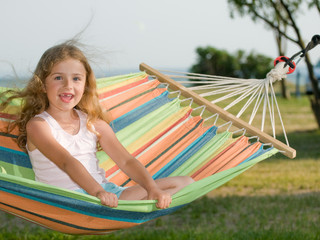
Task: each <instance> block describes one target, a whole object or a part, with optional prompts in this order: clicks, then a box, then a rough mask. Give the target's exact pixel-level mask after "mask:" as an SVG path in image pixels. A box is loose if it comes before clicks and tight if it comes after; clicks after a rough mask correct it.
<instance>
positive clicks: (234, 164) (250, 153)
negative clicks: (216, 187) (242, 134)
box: [216, 142, 261, 172]
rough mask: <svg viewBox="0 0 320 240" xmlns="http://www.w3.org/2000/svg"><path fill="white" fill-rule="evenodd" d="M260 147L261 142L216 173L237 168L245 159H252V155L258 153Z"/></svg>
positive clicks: (248, 148) (247, 149)
mask: <svg viewBox="0 0 320 240" xmlns="http://www.w3.org/2000/svg"><path fill="white" fill-rule="evenodd" d="M260 147H261V143H260V142H256V143H254V144H252V145H250V146H249V147H247V148H246V149H245V150H244V151H243V152H241V153H240V154H238V155H237V156H236V157H235V158H234V159H232V160H231V161H229V162H228V163H227V164H226V165H224V166H223V167H221V168H220V169H219V170H217V171H216V172H221V171H224V170H227V169H229V168H232V167H235V166H237V165H238V164H240V163H241V162H243V161H244V160H245V159H247V158H248V157H250V156H251V155H252V154H254V153H255V152H256V151H258V150H259V148H260Z"/></svg>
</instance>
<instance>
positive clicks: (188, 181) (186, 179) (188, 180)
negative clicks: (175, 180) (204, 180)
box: [179, 176, 194, 187]
mask: <svg viewBox="0 0 320 240" xmlns="http://www.w3.org/2000/svg"><path fill="white" fill-rule="evenodd" d="M193 182H194V180H193V178H192V177H189V176H181V177H180V181H179V185H180V186H181V187H185V186H188V185H190V184H191V183H193Z"/></svg>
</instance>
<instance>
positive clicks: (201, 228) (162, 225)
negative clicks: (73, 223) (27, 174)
mask: <svg viewBox="0 0 320 240" xmlns="http://www.w3.org/2000/svg"><path fill="white" fill-rule="evenodd" d="M319 199H320V192H310V193H305V194H296V195H274V196H253V197H247V196H228V197H216V198H208V197H204V198H201V199H198V200H196V201H195V202H193V203H191V204H189V205H188V206H186V207H184V208H182V209H181V210H179V211H178V212H176V213H174V214H171V215H169V216H165V217H162V218H159V219H156V220H154V221H151V222H149V223H146V224H143V225H141V226H138V227H135V228H132V229H126V230H121V231H118V232H115V233H112V234H110V235H105V236H70V235H64V234H60V233H57V232H53V231H50V230H46V229H43V228H41V227H35V225H33V224H31V223H29V222H26V221H23V222H21V221H20V220H19V221H20V222H19V225H20V226H19V227H12V226H11V225H14V224H15V223H16V221H18V220H17V219H16V218H13V217H11V216H9V215H4V214H3V213H1V215H2V216H0V217H2V220H5V218H8V219H7V221H5V222H6V223H7V225H8V226H10V227H9V228H8V226H6V224H4V223H5V222H4V221H2V227H1V230H0V239H31V240H32V239H58V240H59V239H69V240H71V239H72V240H74V239H83V240H87V239H114V240H116V239H129V240H130V239H148V240H152V239H159V240H160V239H179V240H180V239H182V240H183V239H285V240H286V239H288V240H289V239H290V240H292V239H293V240H294V239H299V240H300V239H319V238H320V229H319V227H318V224H319V220H320V217H319V216H320V208H319ZM22 223H23V226H22V225H21V224H22Z"/></svg>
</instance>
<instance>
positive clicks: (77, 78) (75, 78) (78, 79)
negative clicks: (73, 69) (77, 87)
mask: <svg viewBox="0 0 320 240" xmlns="http://www.w3.org/2000/svg"><path fill="white" fill-rule="evenodd" d="M73 80H74V81H80V80H81V79H80V78H79V77H74V78H73Z"/></svg>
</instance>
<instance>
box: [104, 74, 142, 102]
mask: <svg viewBox="0 0 320 240" xmlns="http://www.w3.org/2000/svg"><path fill="white" fill-rule="evenodd" d="M147 81H148V77H145V78H144V79H141V80H139V81H137V82H133V83H129V84H127V85H125V86H122V87H119V88H116V89H113V90H110V91H107V92H104V93H101V94H99V99H103V98H106V97H109V96H112V95H115V94H117V93H120V92H123V91H126V90H128V89H131V88H134V87H135V86H138V85H140V84H142V83H144V82H147Z"/></svg>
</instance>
